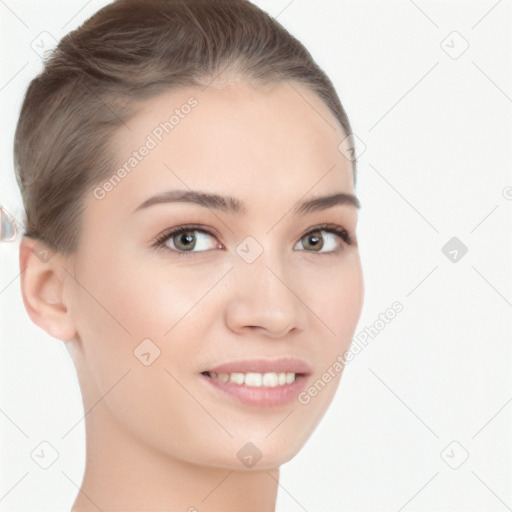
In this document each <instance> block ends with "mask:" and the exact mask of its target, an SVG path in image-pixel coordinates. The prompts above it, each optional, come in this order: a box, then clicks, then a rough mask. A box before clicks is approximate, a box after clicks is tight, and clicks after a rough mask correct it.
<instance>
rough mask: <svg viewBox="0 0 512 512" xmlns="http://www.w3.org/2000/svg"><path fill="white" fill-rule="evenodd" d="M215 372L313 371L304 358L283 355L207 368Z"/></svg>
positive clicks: (304, 372)
mask: <svg viewBox="0 0 512 512" xmlns="http://www.w3.org/2000/svg"><path fill="white" fill-rule="evenodd" d="M205 371H208V372H214V373H237V372H239V373H250V372H254V373H270V372H275V373H283V372H293V373H296V374H297V373H300V374H306V375H309V374H311V373H313V370H312V368H311V366H310V365H309V364H308V363H307V362H306V361H304V360H303V359H298V358H296V357H281V358H279V359H243V360H239V361H230V362H228V363H223V364H219V365H218V366H214V367H213V368H208V370H205ZM203 373H204V372H203Z"/></svg>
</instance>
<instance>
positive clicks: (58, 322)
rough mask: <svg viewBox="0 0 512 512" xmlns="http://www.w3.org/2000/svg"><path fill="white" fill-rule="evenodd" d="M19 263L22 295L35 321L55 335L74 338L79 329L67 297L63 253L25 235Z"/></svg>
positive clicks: (68, 338) (28, 311)
mask: <svg viewBox="0 0 512 512" xmlns="http://www.w3.org/2000/svg"><path fill="white" fill-rule="evenodd" d="M19 263H20V272H21V274H20V283H21V295H22V297H23V304H24V305H25V309H26V310H27V313H28V316H29V317H30V319H31V320H32V322H34V323H35V324H36V325H38V326H39V327H41V328H42V329H43V330H45V331H46V332H47V333H48V334H49V335H50V336H52V337H53V338H57V339H59V340H62V341H69V340H72V339H73V338H74V337H75V335H76V334H77V333H76V330H75V327H74V325H73V323H72V319H71V317H70V315H69V312H68V309H67V307H66V304H65V303H64V300H63V298H64V282H65V280H66V277H67V273H66V271H65V268H64V263H65V261H64V258H63V257H62V255H61V254H60V253H57V252H55V251H53V250H52V249H51V248H50V247H48V246H47V245H46V244H44V243H43V242H41V241H39V240H35V239H33V238H30V237H27V236H23V237H22V240H21V242H20V253H19ZM68 277H69V276H68Z"/></svg>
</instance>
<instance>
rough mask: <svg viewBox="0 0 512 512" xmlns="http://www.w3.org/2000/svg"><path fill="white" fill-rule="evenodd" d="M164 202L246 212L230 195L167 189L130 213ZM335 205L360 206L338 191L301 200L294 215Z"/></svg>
mask: <svg viewBox="0 0 512 512" xmlns="http://www.w3.org/2000/svg"><path fill="white" fill-rule="evenodd" d="M165 203H195V204H198V205H200V206H204V207H206V208H213V209H216V210H221V211H224V212H227V213H231V214H238V215H240V214H241V215H244V214H246V213H247V208H246V206H245V205H244V203H243V202H242V201H240V200H239V199H236V198H234V197H231V196H221V195H218V194H209V193H206V192H198V191H193V190H169V191H167V192H163V193H161V194H158V195H155V196H152V197H150V198H148V199H146V200H145V201H144V202H143V203H142V204H140V205H139V206H138V207H137V208H135V210H134V211H133V212H132V213H135V212H137V211H139V210H143V209H145V208H148V207H150V206H154V205H157V204H165ZM336 205H347V206H352V207H355V208H357V209H359V208H361V203H360V202H359V199H358V198H357V197H356V196H355V195H353V194H347V193H344V192H340V193H337V194H332V195H328V196H322V197H315V198H313V199H308V200H306V201H302V202H301V203H299V204H298V205H296V206H295V208H294V213H295V214H296V215H305V214H308V213H311V212H316V211H321V210H326V209H327V208H331V207H332V206H336Z"/></svg>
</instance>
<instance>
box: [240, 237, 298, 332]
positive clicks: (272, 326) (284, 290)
mask: <svg viewBox="0 0 512 512" xmlns="http://www.w3.org/2000/svg"><path fill="white" fill-rule="evenodd" d="M251 238H252V237H247V238H246V239H245V240H244V241H243V242H242V243H241V244H239V246H238V247H237V254H238V256H237V260H236V263H235V271H234V276H233V278H234V279H235V286H236V288H237V291H236V294H235V295H236V302H237V303H236V304H234V305H232V306H233V307H232V309H231V312H232V314H231V315H230V320H231V321H232V322H233V324H234V326H236V327H238V328H241V327H244V326H250V327H260V328H263V329H265V330H267V331H268V334H269V335H271V336H274V337H278V336H282V335H284V334H286V333H287V332H288V331H289V330H291V329H293V328H294V327H299V326H300V325H301V323H302V317H301V315H303V313H304V312H303V311H302V309H301V308H302V306H301V302H300V300H299V299H298V298H297V296H296V295H295V294H294V293H293V291H292V290H293V288H292V286H291V283H290V273H289V272H287V270H290V269H289V268H288V269H287V268H286V263H285V255H284V254H283V253H282V251H281V250H280V249H279V248H278V247H273V246H272V247H271V246H270V245H271V243H272V242H271V237H267V238H266V239H265V241H261V242H260V241H256V240H255V239H254V238H253V239H251Z"/></svg>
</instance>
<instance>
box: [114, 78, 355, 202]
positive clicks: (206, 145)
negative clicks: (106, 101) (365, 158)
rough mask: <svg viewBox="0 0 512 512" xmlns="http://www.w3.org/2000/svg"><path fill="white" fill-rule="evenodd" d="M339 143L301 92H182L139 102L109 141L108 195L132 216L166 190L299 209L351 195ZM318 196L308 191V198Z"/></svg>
mask: <svg viewBox="0 0 512 512" xmlns="http://www.w3.org/2000/svg"><path fill="white" fill-rule="evenodd" d="M344 138H345V135H344V133H343V131H342V129H341V127H340V126H339V123H338V121H337V120H336V119H335V117H334V116H333V115H332V113H331V112H330V110H329V108H328V107H327V105H325V103H324V102H323V101H322V100H321V99H320V98H318V97H317V96H316V94H315V93H313V92H312V91H310V90H309V89H306V88H304V87H302V86H300V85H298V84H293V85H290V84H288V83H284V82H283V83H276V84H266V85H260V84H258V85H255V84H250V83H247V82H233V83H227V84H223V85H222V86H219V87H212V86H210V87H208V88H206V89H205V90H201V89H199V88H182V89H178V90H174V91H170V92H166V93H164V94H161V95H159V96H157V97H155V98H152V99H150V100H147V101H146V102H144V103H143V104H142V105H141V107H140V109H139V110H138V111H137V113H136V114H135V115H134V116H133V117H132V118H131V119H129V120H128V121H127V123H126V126H125V127H122V128H121V129H120V130H119V131H118V132H117V134H116V136H115V137H114V140H113V145H112V150H113V154H114V157H115V164H114V166H113V169H112V170H113V172H115V171H116V170H117V169H122V168H124V169H125V171H127V172H123V173H121V174H123V176H124V177H123V179H122V180H121V182H120V183H119V184H116V186H115V190H114V191H113V192H111V193H109V199H111V200H112V201H114V200H115V198H116V197H117V198H118V199H121V196H122V200H123V203H124V204H126V205H130V207H132V209H133V208H134V207H136V206H137V205H138V204H140V203H141V202H142V201H143V200H144V199H146V198H147V197H148V196H149V195H152V194H155V193H158V192H162V191H163V190H164V189H168V188H180V189H187V188H190V189H201V190H209V191H211V192H216V193H219V194H231V195H233V196H237V197H246V198H247V201H246V202H247V203H248V204H250V202H251V198H252V199H253V200H254V201H255V202H258V201H259V202H260V204H261V201H265V200H267V201H268V200H269V199H271V197H272V196H275V195H278V196H279V197H280V198H281V199H282V200H284V201H286V197H290V198H292V197H295V196H297V197H295V200H297V199H299V198H300V197H301V196H303V195H305V194H307V193H308V191H310V190H311V191H312V192H311V193H312V194H314V193H315V191H318V193H319V194H321V193H325V192H331V191H332V190H336V191H345V192H351V191H352V190H353V178H352V165H351V162H350V160H349V159H347V158H346V157H345V156H344V155H343V154H342V153H341V151H340V149H339V145H340V143H341V142H342V140H343V139H344ZM313 189H314V190H313Z"/></svg>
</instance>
